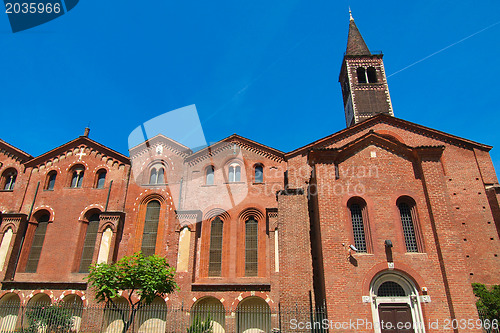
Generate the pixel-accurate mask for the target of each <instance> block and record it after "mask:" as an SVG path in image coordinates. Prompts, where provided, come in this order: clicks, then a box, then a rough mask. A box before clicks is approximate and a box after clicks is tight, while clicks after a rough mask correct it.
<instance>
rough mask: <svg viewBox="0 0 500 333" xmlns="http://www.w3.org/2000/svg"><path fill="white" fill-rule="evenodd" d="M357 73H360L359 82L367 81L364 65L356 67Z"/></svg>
mask: <svg viewBox="0 0 500 333" xmlns="http://www.w3.org/2000/svg"><path fill="white" fill-rule="evenodd" d="M356 73H357V74H358V83H366V71H365V68H364V67H358V68H357V69H356Z"/></svg>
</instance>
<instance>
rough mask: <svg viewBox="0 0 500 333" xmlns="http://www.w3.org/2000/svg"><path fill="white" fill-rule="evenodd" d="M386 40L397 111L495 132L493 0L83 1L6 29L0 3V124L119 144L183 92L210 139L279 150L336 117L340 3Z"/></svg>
mask: <svg viewBox="0 0 500 333" xmlns="http://www.w3.org/2000/svg"><path fill="white" fill-rule="evenodd" d="M349 5H350V6H351V8H352V11H353V15H354V18H355V20H356V23H357V25H358V28H359V29H360V31H361V33H362V34H363V36H364V38H365V41H366V42H367V44H368V46H369V48H370V49H371V50H372V51H375V50H381V51H383V52H384V54H385V56H384V61H385V68H386V72H387V74H388V75H390V74H392V73H395V72H397V71H399V70H401V69H403V68H405V67H406V66H408V65H411V64H412V63H415V62H417V61H419V60H422V59H424V58H425V57H427V56H429V55H431V54H433V53H434V52H436V51H439V50H441V49H443V48H445V47H447V46H450V45H452V44H453V43H456V42H458V41H460V40H462V39H463V38H466V37H468V36H470V35H472V34H474V33H476V32H479V31H481V30H482V29H484V28H487V27H490V28H489V29H486V30H484V31H482V32H480V33H478V34H476V35H474V36H472V37H471V38H469V39H466V40H464V41H462V42H461V43H458V44H456V45H454V46H452V47H449V48H448V49H446V50H444V51H442V52H440V53H438V54H436V55H434V56H432V57H430V58H428V59H426V60H424V61H421V62H419V63H418V64H416V65H414V66H412V67H410V68H408V69H405V70H403V71H401V72H398V73H397V74H395V75H393V76H390V77H389V89H390V92H391V97H392V102H393V106H394V111H395V115H396V116H397V117H399V118H402V119H405V120H409V121H412V122H416V123H419V124H422V125H425V126H429V127H432V128H436V129H439V130H442V131H445V132H448V133H451V134H454V135H458V136H461V137H464V138H467V139H471V140H474V141H478V142H481V143H486V144H489V145H493V146H494V147H495V148H494V149H493V150H492V152H491V154H492V158H493V161H494V164H495V165H496V169H497V170H498V171H500V137H499V134H498V119H499V113H500V107H499V104H500V103H499V98H498V96H499V90H500V66H498V64H497V62H498V58H499V54H500V38H499V37H500V24H497V25H494V26H492V27H491V25H493V24H495V23H498V22H499V21H500V15H499V13H500V2H499V1H498V0H490V1H479V2H472V1H439V2H435V1H432V2H431V1H417V2H415V1H414V2H408V1H350V2H348V1H326V0H323V1H303V0H302V1H299V0H286V1H261V0H254V1H234V0H232V1H189V0H186V1H170V0H161V1H160V0H149V1H138V2H137V1H136V2H130V1H117V0H106V1H95V0H83V1H80V3H79V4H78V5H77V6H76V7H75V8H74V9H73V10H71V11H70V12H69V13H67V14H65V15H63V16H62V17H60V18H58V19H56V20H54V21H51V22H49V23H47V24H44V25H41V26H39V27H36V28H33V29H31V30H28V31H24V32H19V33H16V34H13V33H12V32H11V30H10V26H9V23H8V20H7V15H6V14H5V13H1V14H0V49H1V50H2V52H1V56H0V57H1V61H0V72H1V73H2V74H1V75H0V88H1V89H0V94H1V97H2V98H1V99H0V101H1V102H0V103H1V104H0V110H1V114H2V118H3V126H2V131H1V132H0V138H2V139H3V140H5V141H7V142H9V143H11V144H13V145H15V146H17V147H19V148H20V149H22V150H25V151H26V152H28V153H30V154H32V155H33V156H38V155H40V154H42V153H43V152H45V151H47V150H50V149H52V148H54V147H57V146H59V145H61V144H63V143H65V142H67V141H69V140H72V139H74V138H75V137H77V136H79V135H81V134H83V130H84V127H85V126H87V124H88V123H89V122H90V127H91V133H90V137H91V138H93V139H94V140H96V141H98V142H100V143H103V144H105V145H107V146H109V147H111V148H113V149H115V150H118V151H120V152H122V153H125V154H127V149H128V141H127V139H128V136H129V134H130V133H131V132H132V131H133V130H134V129H135V128H136V127H137V126H139V125H140V124H142V123H144V122H146V121H147V120H149V119H151V118H153V117H156V116H158V115H161V114H163V113H165V112H167V111H170V110H174V109H177V108H180V107H184V106H187V105H191V104H195V105H196V108H197V110H198V113H199V118H200V121H201V124H202V126H203V129H204V133H205V136H206V140H207V141H208V142H214V141H218V140H220V139H222V138H224V137H226V136H228V135H231V134H232V133H238V134H240V135H242V136H245V137H248V138H250V139H252V140H255V141H258V142H261V143H263V144H266V145H268V146H271V147H274V148H277V149H280V150H282V151H290V150H293V149H295V148H298V147H300V146H303V145H305V144H307V143H309V142H311V141H314V140H317V139H319V138H321V137H324V136H327V135H329V134H332V133H334V132H337V131H339V130H341V129H343V128H344V127H345V122H344V114H343V105H342V99H341V92H340V85H339V83H338V74H339V70H340V65H341V60H342V55H343V52H344V51H345V46H346V39H347V30H348V23H349V15H348V6H349Z"/></svg>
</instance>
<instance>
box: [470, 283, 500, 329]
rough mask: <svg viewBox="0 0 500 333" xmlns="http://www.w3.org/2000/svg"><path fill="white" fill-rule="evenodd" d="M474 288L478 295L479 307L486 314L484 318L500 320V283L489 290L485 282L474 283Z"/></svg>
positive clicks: (477, 302)
mask: <svg viewBox="0 0 500 333" xmlns="http://www.w3.org/2000/svg"><path fill="white" fill-rule="evenodd" d="M472 290H473V291H474V294H475V295H476V296H477V297H478V300H477V301H476V306H477V309H478V311H479V312H480V313H482V314H483V315H484V318H483V319H489V320H494V319H497V320H498V321H500V285H495V286H493V288H491V290H488V288H486V286H485V285H484V284H481V283H473V284H472Z"/></svg>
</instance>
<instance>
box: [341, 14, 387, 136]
mask: <svg viewBox="0 0 500 333" xmlns="http://www.w3.org/2000/svg"><path fill="white" fill-rule="evenodd" d="M382 57H383V55H382V53H379V54H378V53H377V54H372V53H371V52H370V50H369V49H368V46H366V43H365V41H364V40H363V37H361V34H360V33H359V30H358V27H357V26H356V23H354V19H353V17H352V12H351V8H349V35H348V37H347V49H346V52H345V55H344V60H343V61H342V67H341V69H340V75H339V82H340V84H341V88H342V97H343V99H344V112H345V120H346V125H347V127H349V126H352V125H354V124H358V123H360V122H362V121H364V120H366V119H368V118H371V117H373V116H375V115H377V114H379V113H384V114H387V115H391V116H394V112H393V110H392V103H391V96H390V95H389V87H388V85H387V77H386V76H385V70H384V62H383V61H382Z"/></svg>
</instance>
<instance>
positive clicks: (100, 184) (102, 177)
mask: <svg viewBox="0 0 500 333" xmlns="http://www.w3.org/2000/svg"><path fill="white" fill-rule="evenodd" d="M106 173H107V172H106V170H104V169H103V170H99V171H98V172H97V181H96V184H95V187H96V188H104V184H105V183H106Z"/></svg>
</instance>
